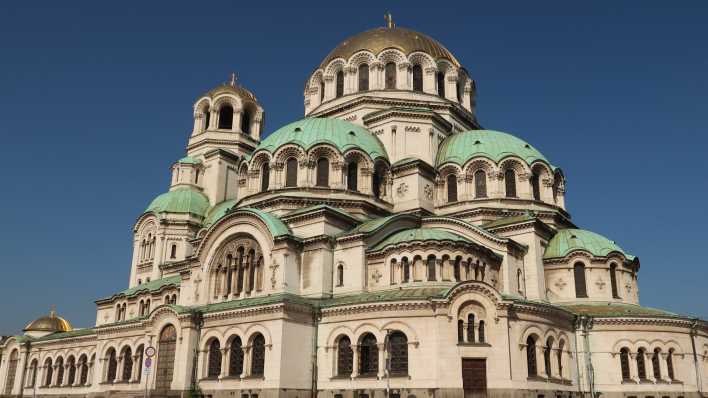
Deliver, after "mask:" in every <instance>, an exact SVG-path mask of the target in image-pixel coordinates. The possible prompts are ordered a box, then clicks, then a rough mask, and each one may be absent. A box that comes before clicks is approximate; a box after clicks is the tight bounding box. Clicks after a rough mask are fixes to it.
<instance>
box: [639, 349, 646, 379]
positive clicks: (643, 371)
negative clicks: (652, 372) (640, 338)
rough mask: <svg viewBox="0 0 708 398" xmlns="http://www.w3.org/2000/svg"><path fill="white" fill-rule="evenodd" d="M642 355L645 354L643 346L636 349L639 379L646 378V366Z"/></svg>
mask: <svg viewBox="0 0 708 398" xmlns="http://www.w3.org/2000/svg"><path fill="white" fill-rule="evenodd" d="M644 355H646V350H645V349H644V348H640V349H639V351H637V376H639V380H646V379H647V368H646V364H645V362H644V361H645V359H644Z"/></svg>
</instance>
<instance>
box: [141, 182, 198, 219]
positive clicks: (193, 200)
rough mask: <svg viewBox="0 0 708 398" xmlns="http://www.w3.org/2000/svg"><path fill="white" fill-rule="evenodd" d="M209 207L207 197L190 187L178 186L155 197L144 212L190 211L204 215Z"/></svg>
mask: <svg viewBox="0 0 708 398" xmlns="http://www.w3.org/2000/svg"><path fill="white" fill-rule="evenodd" d="M208 209H209V199H207V197H206V196H205V195H204V194H203V193H201V192H198V191H196V190H195V189H192V188H178V189H175V190H172V191H169V192H165V193H163V194H162V195H160V196H158V197H156V198H155V199H154V200H153V201H152V202H151V203H150V205H149V206H148V207H147V209H146V210H145V212H146V213H147V212H153V213H191V214H195V215H198V216H201V217H204V215H205V214H206V212H207V210H208Z"/></svg>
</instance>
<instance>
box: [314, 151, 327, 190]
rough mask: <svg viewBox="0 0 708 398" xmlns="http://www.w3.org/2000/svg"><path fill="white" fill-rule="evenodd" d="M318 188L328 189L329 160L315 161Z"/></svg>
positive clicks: (320, 159)
mask: <svg viewBox="0 0 708 398" xmlns="http://www.w3.org/2000/svg"><path fill="white" fill-rule="evenodd" d="M316 185H317V186H318V187H329V160H327V158H319V159H317V181H316Z"/></svg>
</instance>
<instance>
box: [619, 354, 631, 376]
mask: <svg viewBox="0 0 708 398" xmlns="http://www.w3.org/2000/svg"><path fill="white" fill-rule="evenodd" d="M620 369H621V371H622V380H629V379H630V374H629V349H627V348H622V349H621V350H620Z"/></svg>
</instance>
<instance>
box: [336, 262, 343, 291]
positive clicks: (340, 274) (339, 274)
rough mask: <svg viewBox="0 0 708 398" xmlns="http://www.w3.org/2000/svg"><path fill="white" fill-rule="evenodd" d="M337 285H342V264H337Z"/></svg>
mask: <svg viewBox="0 0 708 398" xmlns="http://www.w3.org/2000/svg"><path fill="white" fill-rule="evenodd" d="M337 286H344V266H343V265H342V264H339V265H338V266H337Z"/></svg>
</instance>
